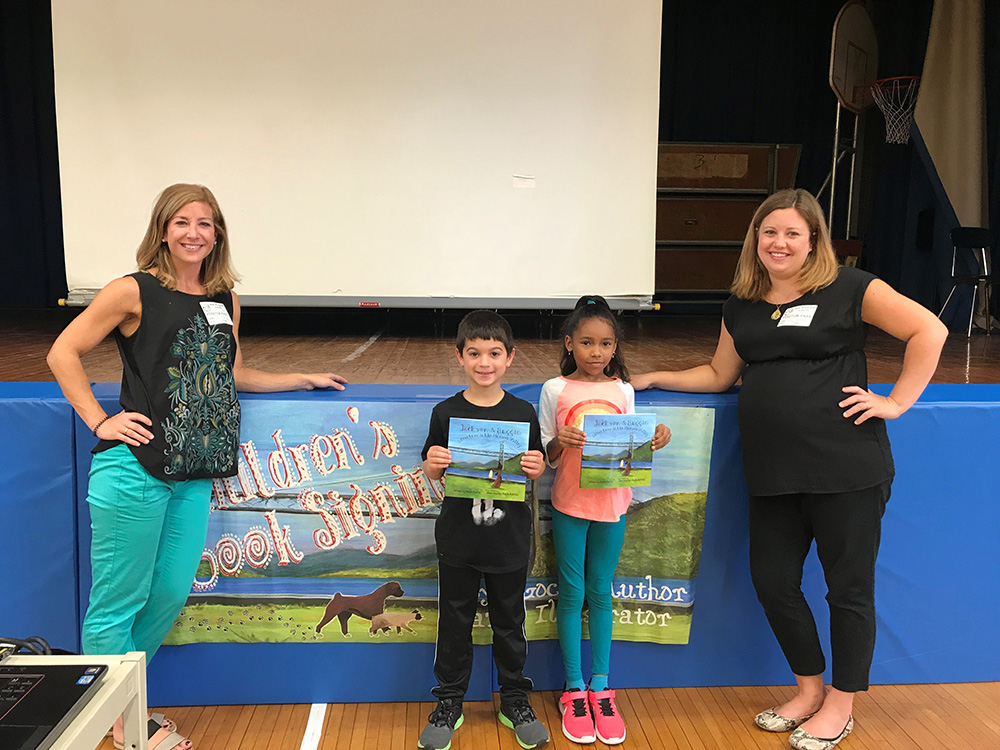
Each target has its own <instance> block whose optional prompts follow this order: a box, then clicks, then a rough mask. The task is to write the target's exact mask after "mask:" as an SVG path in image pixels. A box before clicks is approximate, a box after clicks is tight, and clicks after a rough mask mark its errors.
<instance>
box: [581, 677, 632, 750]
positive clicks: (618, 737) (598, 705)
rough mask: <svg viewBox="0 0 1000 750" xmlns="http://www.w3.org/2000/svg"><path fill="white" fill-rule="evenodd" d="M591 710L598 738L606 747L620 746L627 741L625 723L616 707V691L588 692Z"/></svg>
mask: <svg viewBox="0 0 1000 750" xmlns="http://www.w3.org/2000/svg"><path fill="white" fill-rule="evenodd" d="M587 699H588V700H589V702H590V710H591V711H592V712H593V714H594V725H595V728H596V729H597V738H598V739H599V740H600V741H601V742H603V743H604V744H605V745H620V744H621V743H623V742H624V741H625V722H624V721H622V715H621V714H620V713H618V706H616V705H615V691H614V690H602V691H601V692H599V693H595V692H594V691H593V690H588V691H587Z"/></svg>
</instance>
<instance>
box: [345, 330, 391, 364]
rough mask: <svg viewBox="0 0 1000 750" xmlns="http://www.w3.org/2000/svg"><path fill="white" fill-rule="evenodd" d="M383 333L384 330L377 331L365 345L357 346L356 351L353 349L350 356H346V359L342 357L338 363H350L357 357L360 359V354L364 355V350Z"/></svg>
mask: <svg viewBox="0 0 1000 750" xmlns="http://www.w3.org/2000/svg"><path fill="white" fill-rule="evenodd" d="M384 332H385V329H384V328H383V329H382V330H381V331H378V332H377V333H375V334H373V335H371V336H369V337H368V340H367V341H366V342H365V343H363V344H362V345H361V346H359V347H358V348H357V349H355V350H354V351H353V352H351V353H350V354H348V355H347V356H346V357H344V358H343V359H342V360H340V361H341V362H350V361H351V360H352V359H356V358H357V357H360V356H361V355H362V354H364V353H365V350H366V349H367V348H368V347H369V346H371V345H372V344H374V343H375V342H376V341H378V337H379V336H381V335H382V334H383V333H384Z"/></svg>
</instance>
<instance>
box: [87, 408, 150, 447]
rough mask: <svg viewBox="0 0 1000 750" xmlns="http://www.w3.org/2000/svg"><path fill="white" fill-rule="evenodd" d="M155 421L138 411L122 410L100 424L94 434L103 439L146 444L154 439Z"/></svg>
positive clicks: (129, 443) (130, 443)
mask: <svg viewBox="0 0 1000 750" xmlns="http://www.w3.org/2000/svg"><path fill="white" fill-rule="evenodd" d="M152 426H153V421H152V420H151V419H150V418H149V417H147V416H146V415H145V414H140V413H139V412H137V411H120V412H118V413H117V414H115V415H114V416H113V417H108V418H107V419H105V420H104V421H103V422H101V423H100V425H98V427H97V429H96V430H94V434H95V435H96V436H97V437H99V438H100V439H101V440H121V441H122V442H123V443H126V444H128V445H146V443H148V442H149V441H150V440H152V439H153V433H152V432H150V431H149V430H148V429H147V427H152Z"/></svg>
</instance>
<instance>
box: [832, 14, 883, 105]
mask: <svg viewBox="0 0 1000 750" xmlns="http://www.w3.org/2000/svg"><path fill="white" fill-rule="evenodd" d="M877 77H878V40H877V39H876V38H875V27H874V26H873V25H872V19H871V17H870V16H869V15H868V11H867V10H865V5H864V3H863V2H862V1H861V0H849V1H848V2H847V3H846V4H845V5H844V7H843V8H841V9H840V13H838V14H837V20H836V21H834V22H833V42H832V44H831V45H830V88H832V89H833V92H834V93H835V94H836V95H837V98H838V99H839V100H840V104H841V105H842V106H843V107H844V108H845V109H849V110H850V111H851V112H854V113H855V114H858V113H859V112H862V111H863V110H865V109H867V108H868V107H870V106H871V105H872V97H871V92H870V90H869V88H870V86H871V83H872V81H874V80H875V79H876V78H877Z"/></svg>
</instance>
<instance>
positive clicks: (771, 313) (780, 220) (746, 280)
mask: <svg viewBox="0 0 1000 750" xmlns="http://www.w3.org/2000/svg"><path fill="white" fill-rule="evenodd" d="M732 291H733V296H732V297H731V298H730V299H729V300H728V301H727V302H726V304H725V306H724V309H723V323H722V330H721V332H720V334H719V343H718V346H717V348H716V351H715V356H714V357H713V358H712V361H711V362H710V363H709V364H707V365H702V366H700V367H694V368H691V369H689V370H683V371H676V372H669V371H665V372H652V373H647V374H644V375H637V376H635V377H633V379H632V384H633V386H635V388H636V390H641V389H644V388H651V387H652V388H661V389H664V390H673V391H690V392H717V391H724V390H726V389H727V388H729V387H730V386H732V385H734V384H735V383H736V382H737V381H738V380H740V378H742V387H741V389H740V395H739V406H738V414H739V425H740V433H741V436H742V441H743V463H744V471H745V473H746V480H747V486H748V489H749V493H750V569H751V575H752V578H753V582H754V587H755V588H756V590H757V595H758V598H759V599H760V601H761V604H762V605H763V608H764V612H765V614H766V616H767V618H768V622H769V623H770V625H771V628H772V630H773V631H774V634H775V636H776V638H777V640H778V643H779V645H780V646H781V649H782V651H783V653H784V655H785V657H786V659H787V660H788V663H789V666H790V667H791V669H792V672H793V674H794V675H795V681H796V684H797V686H798V691H797V693H796V694H795V696H794V697H793V698H792V699H791V700H789V701H787V702H786V703H783V704H781V705H779V706H775V707H774V708H771V709H768V710H766V711H762V712H761V713H760V714H758V715H757V717H756V718H755V723H756V724H757V726H758V727H760V728H761V729H763V730H765V731H772V732H785V731H791V730H795V731H794V732H793V733H792V735H791V737H790V738H789V742H790V744H791V745H792V746H793V747H796V748H802V749H803V750H829V748H832V747H834V746H835V745H836V744H837V743H839V742H840V741H841V740H842V739H843V738H844V737H846V736H847V735H848V734H850V732H851V730H852V728H853V725H854V721H853V717H852V706H853V701H854V694H855V693H856V692H858V691H861V690H866V689H867V688H868V673H869V669H870V666H871V660H872V651H873V648H874V643H875V586H874V575H875V557H876V555H877V553H878V545H879V539H880V530H881V519H882V513H883V511H884V509H885V503H886V501H887V500H888V499H889V493H890V487H891V483H892V477H893V473H894V468H893V463H892V455H891V452H890V449H889V441H888V438H887V436H886V430H885V422H884V420H886V419H895V418H896V417H898V416H900V415H901V414H902V413H903V412H905V411H906V410H907V409H909V408H910V407H911V406H912V405H913V404H914V402H915V401H916V400H917V398H918V397H919V396H920V394H921V393H922V392H923V390H924V388H925V387H926V385H927V383H928V382H929V381H930V379H931V376H932V375H933V374H934V370H935V368H936V367H937V362H938V357H939V355H940V352H941V348H942V346H943V345H944V340H945V337H946V336H947V330H946V329H945V327H944V326H943V325H942V324H941V322H940V321H939V320H938V319H937V318H936V317H935V316H934V315H933V314H932V313H931V312H929V311H928V310H926V309H925V308H923V307H922V306H920V305H919V304H917V303H916V302H914V301H912V300H910V299H908V298H907V297H904V296H903V295H901V294H898V293H897V292H895V291H894V290H893V289H892V288H891V287H889V285H888V284H886V283H884V282H882V281H880V280H879V279H877V278H875V277H874V276H872V275H871V274H869V273H866V272H864V271H860V270H858V269H854V268H840V267H838V265H837V261H836V257H835V255H834V253H833V248H832V245H831V242H830V235H829V231H828V229H827V227H826V222H825V220H824V218H823V212H822V209H821V208H820V206H819V204H818V203H817V202H816V199H815V198H814V197H813V196H812V195H810V194H809V193H808V192H806V191H805V190H784V191H781V192H778V193H775V194H774V195H772V196H770V197H769V198H768V199H767V200H765V201H764V203H762V204H761V206H760V207H759V208H758V209H757V212H756V213H755V214H754V217H753V221H752V222H751V225H750V227H749V229H748V230H747V234H746V239H745V240H744V243H743V250H742V253H741V255H740V259H739V263H738V266H737V271H736V277H735V280H734V282H733V287H732ZM869 325H874V326H877V327H878V328H881V329H882V330H884V331H886V332H887V333H889V334H891V335H892V336H895V337H896V338H898V339H901V340H903V341H905V342H906V352H905V355H904V357H903V365H902V371H901V372H900V375H899V377H898V379H897V381H896V383H895V385H894V386H893V388H892V391H891V392H890V394H889V395H888V396H880V395H878V394H876V393H873V392H872V391H870V390H869V389H868V375H867V367H866V360H865V355H864V343H865V336H866V332H867V328H868V326H869ZM814 540H815V542H816V548H817V552H818V555H819V558H820V562H821V563H822V565H823V569H824V573H825V575H826V581H827V585H828V587H829V594H828V596H827V600H828V602H829V605H830V630H831V648H832V654H831V656H832V665H833V676H832V681H831V682H832V684H831V686H830V687H829V688H828V687H826V686H825V685H824V683H823V672H824V670H825V668H826V661H825V658H824V655H823V652H822V649H821V648H820V643H819V638H818V635H817V632H816V625H815V622H814V620H813V616H812V613H811V611H810V610H809V606H808V604H807V603H806V601H805V599H804V598H803V596H802V592H801V589H800V583H801V578H802V565H803V562H804V560H805V557H806V555H807V553H808V551H809V548H810V546H811V544H812V542H813V541H814Z"/></svg>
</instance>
